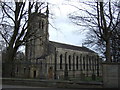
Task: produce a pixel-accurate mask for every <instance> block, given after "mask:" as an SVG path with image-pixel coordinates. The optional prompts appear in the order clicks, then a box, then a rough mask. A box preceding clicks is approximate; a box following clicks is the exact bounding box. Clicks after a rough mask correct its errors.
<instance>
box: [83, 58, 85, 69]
mask: <svg viewBox="0 0 120 90" xmlns="http://www.w3.org/2000/svg"><path fill="white" fill-rule="evenodd" d="M83 69H84V70H85V57H83Z"/></svg>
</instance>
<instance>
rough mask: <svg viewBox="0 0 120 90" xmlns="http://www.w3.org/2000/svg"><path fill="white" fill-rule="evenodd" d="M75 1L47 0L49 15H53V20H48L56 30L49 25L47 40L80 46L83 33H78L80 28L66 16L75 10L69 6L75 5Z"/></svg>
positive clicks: (83, 36) (83, 37)
mask: <svg viewBox="0 0 120 90" xmlns="http://www.w3.org/2000/svg"><path fill="white" fill-rule="evenodd" d="M76 1H77V0H72V2H70V1H68V0H49V2H50V5H49V8H50V13H53V14H54V16H53V17H55V18H54V19H52V20H51V19H50V23H51V24H52V25H53V26H54V27H55V28H57V30H56V29H54V28H53V27H52V26H51V25H50V26H49V34H50V37H49V39H50V40H52V41H57V42H61V43H66V44H72V45H78V46H82V42H83V41H84V39H85V33H84V32H81V33H80V32H79V30H80V27H78V26H77V25H75V24H73V23H72V22H71V20H70V19H69V18H68V14H69V13H72V12H74V11H75V10H76V8H74V7H73V6H70V5H69V3H70V4H76V5H77V2H76Z"/></svg>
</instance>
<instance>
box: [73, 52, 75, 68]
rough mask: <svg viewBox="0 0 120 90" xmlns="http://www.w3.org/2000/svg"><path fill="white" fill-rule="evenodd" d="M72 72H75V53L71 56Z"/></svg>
mask: <svg viewBox="0 0 120 90" xmlns="http://www.w3.org/2000/svg"><path fill="white" fill-rule="evenodd" d="M73 70H75V53H74V54H73Z"/></svg>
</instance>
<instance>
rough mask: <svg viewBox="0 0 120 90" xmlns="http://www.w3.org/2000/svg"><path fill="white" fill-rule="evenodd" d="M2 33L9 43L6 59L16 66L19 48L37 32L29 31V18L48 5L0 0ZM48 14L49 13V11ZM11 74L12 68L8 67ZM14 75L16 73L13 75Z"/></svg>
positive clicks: (0, 29) (0, 27) (0, 28)
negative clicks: (0, 0)
mask: <svg viewBox="0 0 120 90" xmlns="http://www.w3.org/2000/svg"><path fill="white" fill-rule="evenodd" d="M0 7H1V8H0V12H1V17H0V34H1V36H2V37H3V39H4V41H6V43H7V50H6V58H5V61H6V62H7V63H8V66H9V65H10V64H12V66H14V60H15V59H14V57H15V55H16V52H17V50H18V48H19V47H20V46H21V45H23V44H24V43H25V42H26V41H27V40H28V38H29V37H30V36H31V35H33V34H34V33H35V32H32V33H29V34H28V32H29V30H30V29H29V27H30V26H29V19H30V16H31V14H32V13H41V12H42V9H43V8H45V7H46V4H45V3H44V2H26V1H25V2H22V0H20V1H19V0H18V1H16V0H15V1H14V2H0ZM47 14H48V13H47ZM7 69H8V70H7V71H8V72H7V75H8V76H10V74H13V72H14V71H13V72H12V73H11V72H10V71H12V70H11V69H12V67H11V68H7ZM13 76H14V75H13Z"/></svg>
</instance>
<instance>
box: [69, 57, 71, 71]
mask: <svg viewBox="0 0 120 90" xmlns="http://www.w3.org/2000/svg"><path fill="white" fill-rule="evenodd" d="M69 70H71V56H70V55H69Z"/></svg>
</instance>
